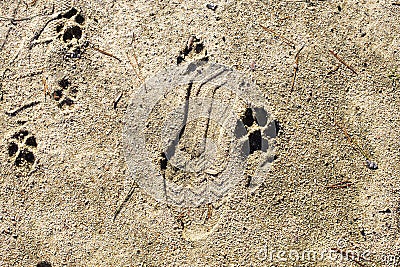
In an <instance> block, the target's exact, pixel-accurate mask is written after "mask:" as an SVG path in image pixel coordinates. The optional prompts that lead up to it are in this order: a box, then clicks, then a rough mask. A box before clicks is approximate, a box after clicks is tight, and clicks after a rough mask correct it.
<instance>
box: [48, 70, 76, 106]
mask: <svg viewBox="0 0 400 267" xmlns="http://www.w3.org/2000/svg"><path fill="white" fill-rule="evenodd" d="M58 86H59V88H58V89H56V90H55V91H54V92H53V94H52V97H53V99H54V100H55V101H57V102H58V107H59V108H60V109H66V108H69V107H72V106H73V105H74V103H75V99H76V95H77V93H78V90H77V88H76V87H75V86H71V82H70V81H69V79H68V77H64V78H62V79H61V80H59V81H58Z"/></svg>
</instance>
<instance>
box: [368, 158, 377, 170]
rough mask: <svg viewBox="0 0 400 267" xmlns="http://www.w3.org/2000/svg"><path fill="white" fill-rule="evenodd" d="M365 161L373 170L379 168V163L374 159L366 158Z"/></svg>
mask: <svg viewBox="0 0 400 267" xmlns="http://www.w3.org/2000/svg"><path fill="white" fill-rule="evenodd" d="M365 162H366V164H367V167H368V169H371V170H376V169H378V164H376V163H375V162H373V161H371V160H369V159H367V160H365Z"/></svg>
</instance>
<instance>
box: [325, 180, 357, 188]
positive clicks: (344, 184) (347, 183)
mask: <svg viewBox="0 0 400 267" xmlns="http://www.w3.org/2000/svg"><path fill="white" fill-rule="evenodd" d="M352 185H353V183H352V182H350V181H343V182H339V183H336V184H332V185H328V186H327V187H326V188H330V189H340V188H348V187H350V186H352Z"/></svg>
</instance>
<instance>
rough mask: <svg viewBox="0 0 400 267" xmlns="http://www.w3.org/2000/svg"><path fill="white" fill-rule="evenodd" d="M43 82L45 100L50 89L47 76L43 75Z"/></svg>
mask: <svg viewBox="0 0 400 267" xmlns="http://www.w3.org/2000/svg"><path fill="white" fill-rule="evenodd" d="M42 83H43V93H44V101H46V95H47V92H48V89H49V87H48V85H47V82H46V78H44V77H42Z"/></svg>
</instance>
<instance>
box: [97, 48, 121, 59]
mask: <svg viewBox="0 0 400 267" xmlns="http://www.w3.org/2000/svg"><path fill="white" fill-rule="evenodd" d="M92 48H93V49H94V50H96V51H97V52H100V53H102V54H103V55H106V56H109V57H112V58H115V59H116V60H118V61H119V62H122V60H121V59H119V58H118V57H116V56H114V55H113V54H111V53H108V52H106V51H104V50H101V49H100V48H97V47H94V46H92Z"/></svg>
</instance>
